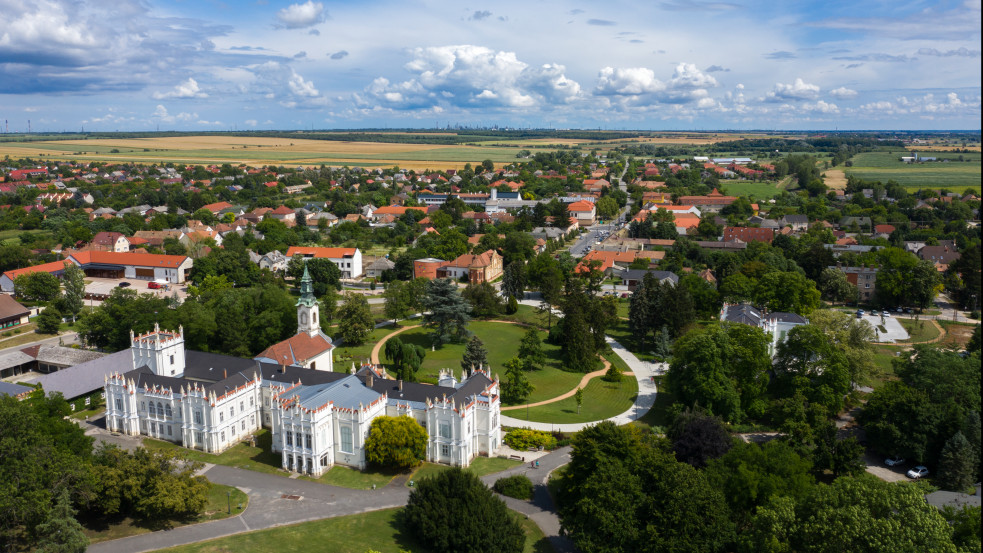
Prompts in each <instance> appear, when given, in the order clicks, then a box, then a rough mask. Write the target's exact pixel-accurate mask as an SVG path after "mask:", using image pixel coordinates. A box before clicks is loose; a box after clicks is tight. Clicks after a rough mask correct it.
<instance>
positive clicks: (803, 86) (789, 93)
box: [765, 78, 819, 102]
mask: <svg viewBox="0 0 983 553" xmlns="http://www.w3.org/2000/svg"><path fill="white" fill-rule="evenodd" d="M818 97H819V87H818V86H817V85H814V84H809V83H807V82H805V81H803V80H802V79H801V78H799V79H795V82H794V83H792V84H784V83H775V88H774V90H772V91H771V92H769V93H768V95H767V96H766V97H765V99H766V100H768V101H772V102H782V101H786V100H815V99H816V98H818Z"/></svg>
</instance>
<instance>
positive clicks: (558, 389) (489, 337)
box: [399, 321, 583, 403]
mask: <svg viewBox="0 0 983 553" xmlns="http://www.w3.org/2000/svg"><path fill="white" fill-rule="evenodd" d="M468 328H470V329H471V332H473V333H474V335H475V336H477V337H478V338H480V339H481V341H482V342H484V344H485V349H486V350H487V351H488V363H489V364H490V365H491V368H492V374H499V375H501V374H503V373H504V366H505V362H506V361H508V360H509V359H511V358H512V357H514V356H515V355H516V353H517V352H518V349H519V343H520V342H521V341H522V336H523V334H525V332H526V327H523V326H521V325H516V324H508V323H495V322H488V321H473V322H472V323H471V324H470V325H468ZM539 337H540V339H541V340H542V342H543V352H544V353H545V354H546V363H545V366H544V367H543V368H541V369H539V370H532V371H527V372H526V377H527V378H528V379H529V382H531V383H532V385H533V386H535V389H534V390H533V392H532V394H530V395H529V397H528V398H526V401H528V402H530V403H534V402H537V401H543V400H546V399H551V398H554V397H556V396H558V395H560V394H563V393H566V392H569V391H570V390H572V389H574V388H575V387H576V386H577V384H578V383H579V382H580V379H581V378H582V377H583V375H582V374H580V373H574V372H568V371H564V370H562V362H561V361H560V348H559V346H555V345H553V344H548V343H546V333H545V332H540V335H539ZM399 339H400V340H402V341H403V342H404V343H411V344H416V345H418V346H420V347H422V348H424V349H425V350H426V353H427V355H426V357H425V358H424V360H423V364H422V366H421V368H420V370H419V372H417V379H418V380H420V381H421V382H430V383H436V382H437V371H439V370H440V369H443V368H449V369H451V370H453V371H454V372H455V373H456V374H459V373H460V371H461V359H462V358H463V357H464V348H465V345H464V344H444V345H443V346H442V347H440V348H438V349H436V350H434V351H431V349H430V337H429V336H428V331H427V330H426V329H424V328H414V329H412V330H407V331H406V332H404V333H402V334H400V335H399Z"/></svg>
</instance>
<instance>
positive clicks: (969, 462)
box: [937, 432, 977, 492]
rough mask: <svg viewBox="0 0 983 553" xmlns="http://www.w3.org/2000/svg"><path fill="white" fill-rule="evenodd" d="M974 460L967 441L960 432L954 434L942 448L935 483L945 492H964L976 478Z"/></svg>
mask: <svg viewBox="0 0 983 553" xmlns="http://www.w3.org/2000/svg"><path fill="white" fill-rule="evenodd" d="M974 460H975V454H974V453H973V451H972V449H971V446H970V445H969V440H967V439H966V436H965V435H963V433H962V432H956V433H955V434H954V435H953V436H952V437H951V438H949V441H947V442H946V443H945V447H944V448H942V456H941V457H939V476H938V478H937V482H938V483H939V485H940V486H941V487H942V488H943V489H946V490H952V491H956V492H961V491H963V490H965V489H966V488H967V487H968V486H969V485H970V484H972V483H973V479H974V477H975V476H976V472H977V471H976V467H975V466H974Z"/></svg>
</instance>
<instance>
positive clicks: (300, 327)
mask: <svg viewBox="0 0 983 553" xmlns="http://www.w3.org/2000/svg"><path fill="white" fill-rule="evenodd" d="M320 330H321V322H320V321H319V320H318V312H317V299H315V298H314V286H313V283H312V282H311V275H310V273H308V272H307V265H306V264H305V265H304V276H303V278H301V279H300V299H299V300H297V334H307V335H308V336H312V337H313V336H316V335H317V334H318V332H320Z"/></svg>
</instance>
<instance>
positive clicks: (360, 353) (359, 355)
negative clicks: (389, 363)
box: [334, 319, 420, 372]
mask: <svg viewBox="0 0 983 553" xmlns="http://www.w3.org/2000/svg"><path fill="white" fill-rule="evenodd" d="M400 324H401V325H402V326H413V325H416V324H420V322H419V321H418V320H415V319H414V320H410V321H404V322H402V323H400ZM395 330H399V328H398V327H393V326H384V327H382V328H377V329H375V330H373V331H372V332H370V333H369V336H368V338H366V339H365V343H363V344H361V345H358V346H348V345H344V344H342V345H341V346H338V347H337V348H336V349H335V350H334V369H335V371H336V372H348V371H349V370H351V368H352V361H354V362H355V365H356V368H357V366H358V365H359V364H360V363H361V361H362V360H367V359H369V358H370V357H371V354H372V346H374V345H375V344H376V342H378V341H379V340H381V339H383V338H384V337H386V336H388V335H389V334H390V333H392V332H393V331H395Z"/></svg>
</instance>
